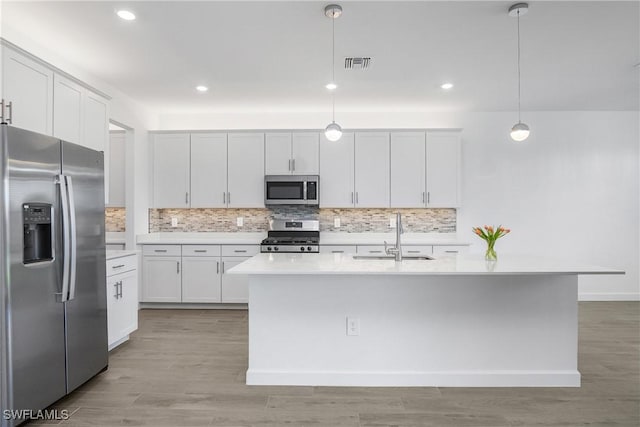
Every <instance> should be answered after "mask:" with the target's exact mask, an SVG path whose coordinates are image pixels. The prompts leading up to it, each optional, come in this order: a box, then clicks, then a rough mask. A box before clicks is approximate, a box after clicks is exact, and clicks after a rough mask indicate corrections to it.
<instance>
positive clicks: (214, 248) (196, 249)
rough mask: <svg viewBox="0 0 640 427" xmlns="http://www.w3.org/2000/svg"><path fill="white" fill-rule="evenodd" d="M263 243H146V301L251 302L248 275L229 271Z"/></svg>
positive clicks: (144, 250)
mask: <svg viewBox="0 0 640 427" xmlns="http://www.w3.org/2000/svg"><path fill="white" fill-rule="evenodd" d="M259 252H260V247H259V245H145V246H144V249H143V253H144V261H143V265H144V268H143V286H142V302H151V303H157V302H160V303H247V302H248V301H249V283H248V277H247V276H236V275H227V274H225V272H226V271H228V270H229V269H230V268H232V267H234V266H236V265H238V264H240V263H241V262H243V261H246V260H248V259H249V258H251V256H253V255H255V254H257V253H259Z"/></svg>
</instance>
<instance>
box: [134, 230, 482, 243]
mask: <svg viewBox="0 0 640 427" xmlns="http://www.w3.org/2000/svg"><path fill="white" fill-rule="evenodd" d="M265 237H267V233H266V232H253V233H252V232H232V233H181V232H176V233H150V234H139V235H138V236H137V243H138V244H139V245H171V244H175V245H180V244H184V245H188V244H194V245H225V244H226V245H258V244H260V242H261V241H262V239H264V238H265ZM385 240H386V241H387V242H389V243H390V244H395V241H396V235H395V233H336V232H321V233H320V244H321V245H382V244H384V241H385ZM402 244H403V245H469V244H470V242H469V240H464V239H460V238H458V235H457V234H455V233H405V234H403V235H402Z"/></svg>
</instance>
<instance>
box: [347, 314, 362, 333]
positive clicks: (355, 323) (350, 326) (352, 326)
mask: <svg viewBox="0 0 640 427" xmlns="http://www.w3.org/2000/svg"><path fill="white" fill-rule="evenodd" d="M347 335H349V336H358V335H360V319H359V318H357V317H347Z"/></svg>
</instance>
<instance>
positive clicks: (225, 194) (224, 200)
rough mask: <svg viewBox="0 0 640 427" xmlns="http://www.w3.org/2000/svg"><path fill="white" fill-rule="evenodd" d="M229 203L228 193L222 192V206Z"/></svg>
mask: <svg viewBox="0 0 640 427" xmlns="http://www.w3.org/2000/svg"><path fill="white" fill-rule="evenodd" d="M226 203H227V192H226V191H223V192H222V204H223V205H224V204H226Z"/></svg>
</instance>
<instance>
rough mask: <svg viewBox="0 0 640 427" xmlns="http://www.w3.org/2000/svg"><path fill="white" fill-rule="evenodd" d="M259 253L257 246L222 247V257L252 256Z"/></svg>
mask: <svg viewBox="0 0 640 427" xmlns="http://www.w3.org/2000/svg"><path fill="white" fill-rule="evenodd" d="M259 253H260V246H259V245H222V256H254V255H258V254H259Z"/></svg>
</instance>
